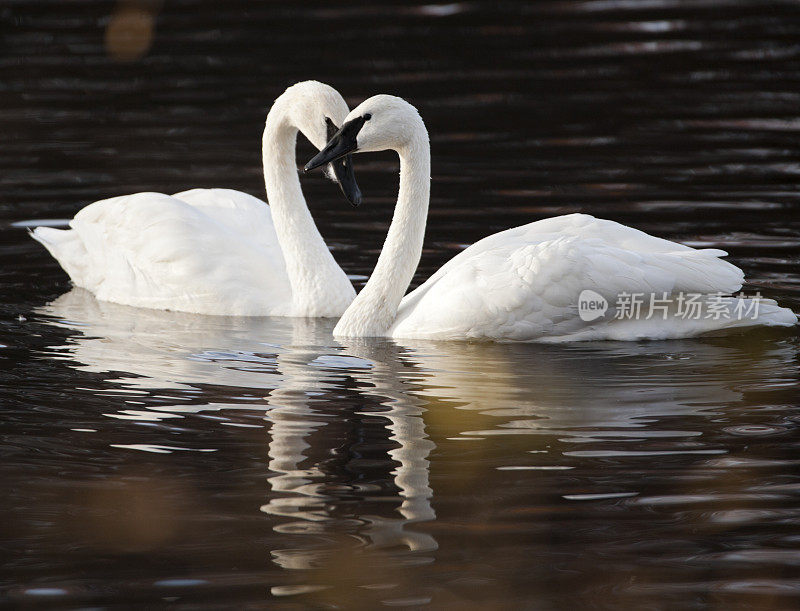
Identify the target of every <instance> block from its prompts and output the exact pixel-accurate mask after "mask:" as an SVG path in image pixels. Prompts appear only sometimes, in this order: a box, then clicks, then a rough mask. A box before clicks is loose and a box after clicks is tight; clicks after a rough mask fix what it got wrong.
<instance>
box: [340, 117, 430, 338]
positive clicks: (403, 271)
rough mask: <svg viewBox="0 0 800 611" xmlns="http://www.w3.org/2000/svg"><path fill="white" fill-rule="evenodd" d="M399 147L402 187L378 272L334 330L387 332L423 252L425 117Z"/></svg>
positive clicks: (372, 334)
mask: <svg viewBox="0 0 800 611" xmlns="http://www.w3.org/2000/svg"><path fill="white" fill-rule="evenodd" d="M395 150H397V153H398V155H399V157H400V188H399V190H398V194H397V205H396V206H395V210H394V215H393V216H392V222H391V225H390V226H389V232H388V233H387V236H386V241H385V242H384V244H383V249H382V250H381V254H380V256H379V257H378V262H377V264H376V265H375V270H374V271H373V272H372V276H371V277H370V279H369V281H368V282H367V284H366V286H364V288H363V289H362V291H361V292H360V293H359V294H358V296H357V297H356V299H355V301H354V302H353V304H352V305H351V306H350V308H348V310H347V311H346V312H345V313H344V316H342V318H341V320H340V321H339V324H338V325H337V326H336V328H335V329H334V335H338V336H344V337H381V336H385V335H387V334H388V333H389V330H390V328H391V326H392V324H393V323H394V320H395V317H396V316H397V309H398V307H399V306H400V302H401V301H402V299H403V296H404V295H405V292H406V289H408V285H409V284H410V283H411V279H412V278H413V277H414V272H415V271H416V269H417V265H418V264H419V260H420V256H421V255H422V244H423V241H424V239H425V224H426V222H427V217H428V204H429V201H430V181H431V162H430V145H429V142H428V132H427V131H426V129H425V126H424V125H422V124H421V123H420V125H419V128H418V130H417V131H416V132H415V133H414V135H413V137H412V138H411V141H410V142H409V143H407V144H405V145H404V146H402V147H398V148H397V149H395Z"/></svg>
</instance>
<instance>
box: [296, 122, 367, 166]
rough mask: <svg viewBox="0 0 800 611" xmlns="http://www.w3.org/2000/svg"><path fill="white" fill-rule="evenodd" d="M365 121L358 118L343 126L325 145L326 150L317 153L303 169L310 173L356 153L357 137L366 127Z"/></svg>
mask: <svg viewBox="0 0 800 611" xmlns="http://www.w3.org/2000/svg"><path fill="white" fill-rule="evenodd" d="M364 121H365V119H364V117H358V118H356V119H353V120H352V121H348V122H347V123H345V124H344V125H342V128H341V129H340V130H339V131H338V132H336V133H335V134H334V135H333V136H332V137H331V138H330V140H328V144H326V145H325V148H323V149H322V150H321V151H320V152H319V153H317V154H316V155H315V156H314V157H313V159H311V161H309V162H308V163H307V164H306V167H305V168H303V169H304V170H305V171H306V172H310V171H311V170H313V169H315V168H318V167H319V166H321V165H325V164H326V163H330V162H331V161H334V160H336V159H339V158H340V157H344V156H345V155H348V154H349V153H353V152H355V150H356V149H358V142H357V141H356V137H357V136H358V132H359V130H360V129H361V127H362V126H363V125H364Z"/></svg>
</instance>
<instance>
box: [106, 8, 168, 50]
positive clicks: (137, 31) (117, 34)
mask: <svg viewBox="0 0 800 611" xmlns="http://www.w3.org/2000/svg"><path fill="white" fill-rule="evenodd" d="M161 4H162V2H161V0H120V1H119V2H117V6H116V8H115V10H114V13H113V14H112V16H111V19H110V20H109V22H108V25H107V26H106V31H105V46H106V53H107V54H108V55H109V57H111V58H112V59H114V60H115V61H118V62H133V61H136V60H138V59H141V58H142V57H144V56H145V55H147V52H148V51H149V50H150V47H151V46H152V45H153V39H154V38H155V26H156V17H157V15H158V12H159V11H160V10H161Z"/></svg>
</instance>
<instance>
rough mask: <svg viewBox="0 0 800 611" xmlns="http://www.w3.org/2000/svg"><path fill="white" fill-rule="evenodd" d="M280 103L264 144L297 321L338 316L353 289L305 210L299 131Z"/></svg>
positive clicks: (275, 219)
mask: <svg viewBox="0 0 800 611" xmlns="http://www.w3.org/2000/svg"><path fill="white" fill-rule="evenodd" d="M287 106H288V104H287V103H286V101H282V100H280V99H279V100H278V101H276V103H275V105H274V106H273V107H272V109H271V110H270V112H269V114H268V115H267V121H266V125H265V127H264V134H263V138H262V157H263V163H264V182H265V185H266V190H267V199H268V201H269V204H270V210H271V213H272V221H273V224H274V226H275V233H276V234H277V237H278V242H279V243H280V246H281V251H282V253H283V258H284V262H285V264H286V272H287V274H288V279H289V284H290V285H291V288H292V308H291V312H289V314H290V315H292V316H337V315H338V314H339V313H341V312H342V311H343V310H344V308H345V307H347V303H348V302H349V299H348V300H347V302H345V303H342V304H339V303H338V302H339V301H342V298H343V297H342V296H343V295H347V294H348V292H349V293H350V294H351V297H352V293H353V289H352V285H351V284H350V281H349V280H348V279H347V276H346V275H345V274H344V272H343V271H342V269H341V268H340V267H339V265H338V264H337V263H336V261H335V260H334V258H333V255H332V254H331V252H330V251H329V250H328V247H327V246H326V244H325V241H324V240H323V238H322V235H320V233H319V230H318V229H317V226H316V224H315V223H314V219H313V218H312V217H311V213H310V211H309V210H308V206H307V205H306V200H305V198H304V197H303V191H302V188H301V186H300V179H299V177H298V172H297V166H296V163H295V145H296V142H297V132H298V128H297V127H296V126H295V125H294V124H293V123H292V122H291V120H290V119H289V113H288V108H287Z"/></svg>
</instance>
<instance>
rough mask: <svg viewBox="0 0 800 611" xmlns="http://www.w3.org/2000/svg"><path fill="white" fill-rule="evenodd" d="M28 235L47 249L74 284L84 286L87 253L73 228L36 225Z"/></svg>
mask: <svg viewBox="0 0 800 611" xmlns="http://www.w3.org/2000/svg"><path fill="white" fill-rule="evenodd" d="M30 236H31V237H32V238H33V239H34V240H36V241H37V242H39V243H40V244H41V245H42V246H44V247H45V248H46V249H47V250H48V252H49V253H50V254H51V255H52V256H53V258H54V259H55V260H56V261H58V263H59V265H61V267H62V268H63V269H64V271H65V272H67V274H68V275H69V277H70V279H71V280H72V282H73V283H74V284H75V285H76V286H85V282H84V280H85V278H84V276H85V274H86V258H87V253H86V248H85V247H84V245H83V242H82V241H81V239H80V237H78V234H77V232H76V231H75V230H73V229H55V228H53V227H36V228H35V229H33V231H31V232H30Z"/></svg>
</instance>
